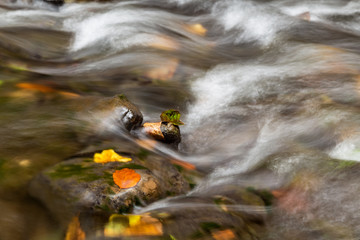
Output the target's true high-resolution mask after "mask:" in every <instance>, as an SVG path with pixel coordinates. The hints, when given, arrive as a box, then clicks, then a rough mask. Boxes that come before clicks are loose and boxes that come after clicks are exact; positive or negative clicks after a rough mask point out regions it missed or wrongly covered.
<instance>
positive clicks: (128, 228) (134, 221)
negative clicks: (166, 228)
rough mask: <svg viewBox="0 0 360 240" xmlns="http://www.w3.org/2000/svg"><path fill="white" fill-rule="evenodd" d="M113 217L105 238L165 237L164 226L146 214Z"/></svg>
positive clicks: (107, 226)
mask: <svg viewBox="0 0 360 240" xmlns="http://www.w3.org/2000/svg"><path fill="white" fill-rule="evenodd" d="M113 215H114V216H113ZM113 215H112V216H111V217H110V218H109V223H108V224H107V225H106V226H105V229H104V235H105V237H120V236H162V235H163V228H162V224H161V222H160V221H159V220H158V219H156V218H153V217H151V216H148V215H145V214H144V215H126V216H124V215H119V214H113Z"/></svg>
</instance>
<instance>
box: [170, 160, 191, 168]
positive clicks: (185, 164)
mask: <svg viewBox="0 0 360 240" xmlns="http://www.w3.org/2000/svg"><path fill="white" fill-rule="evenodd" d="M170 162H171V163H172V164H175V165H179V166H181V167H183V168H186V169H188V170H195V169H196V167H195V165H193V164H191V163H188V162H185V161H182V160H178V159H174V158H173V159H170Z"/></svg>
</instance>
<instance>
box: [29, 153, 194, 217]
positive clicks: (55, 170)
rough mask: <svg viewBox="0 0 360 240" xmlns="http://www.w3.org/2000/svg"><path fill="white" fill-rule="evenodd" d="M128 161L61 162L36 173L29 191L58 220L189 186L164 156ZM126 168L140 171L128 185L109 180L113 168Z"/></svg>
mask: <svg viewBox="0 0 360 240" xmlns="http://www.w3.org/2000/svg"><path fill="white" fill-rule="evenodd" d="M121 154H122V155H124V156H126V157H131V158H132V161H131V162H125V163H122V162H109V163H105V164H101V163H95V162H94V161H93V159H92V158H75V159H72V160H68V161H64V162H61V163H59V164H57V165H55V166H54V167H52V168H49V169H47V170H45V171H44V172H42V173H40V174H39V175H38V176H36V177H35V178H34V179H33V180H32V182H31V184H30V188H29V192H30V194H31V195H32V196H33V197H35V198H37V199H39V200H41V201H42V202H43V203H44V204H45V205H46V206H47V208H49V210H50V211H51V212H52V213H53V214H54V215H55V216H56V217H57V219H58V220H60V221H61V222H66V221H68V219H69V218H71V216H73V215H74V214H76V213H77V212H83V211H85V212H98V211H100V212H104V211H105V212H110V213H123V212H130V211H131V210H132V209H133V207H134V206H135V205H146V204H148V203H151V202H154V201H156V200H159V199H161V198H165V197H166V196H169V195H177V194H180V193H184V192H186V191H187V190H188V189H189V184H188V183H187V182H185V180H184V179H183V178H182V176H181V175H180V173H179V172H178V171H177V170H176V169H175V168H174V167H173V166H172V165H171V164H170V163H168V162H167V161H166V159H164V158H162V157H160V156H156V155H151V156H148V157H147V158H146V160H141V159H142V157H140V156H136V155H134V154H125V153H121ZM124 168H129V169H133V170H135V172H136V173H137V174H140V176H141V179H140V181H139V182H138V183H137V184H136V185H135V186H134V187H131V188H126V189H120V188H119V187H118V186H117V185H116V184H115V183H114V180H113V173H114V172H115V171H116V170H120V169H124Z"/></svg>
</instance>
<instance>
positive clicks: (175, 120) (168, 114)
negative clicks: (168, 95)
mask: <svg viewBox="0 0 360 240" xmlns="http://www.w3.org/2000/svg"><path fill="white" fill-rule="evenodd" d="M180 116H181V115H180V112H179V111H177V110H174V109H170V110H167V111H164V112H162V113H161V115H160V119H161V121H162V122H170V123H172V124H174V125H184V123H183V122H182V121H181V120H180Z"/></svg>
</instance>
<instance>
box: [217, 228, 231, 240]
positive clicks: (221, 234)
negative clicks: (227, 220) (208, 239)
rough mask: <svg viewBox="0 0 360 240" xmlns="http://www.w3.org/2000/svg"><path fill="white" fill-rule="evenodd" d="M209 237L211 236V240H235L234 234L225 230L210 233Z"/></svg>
mask: <svg viewBox="0 0 360 240" xmlns="http://www.w3.org/2000/svg"><path fill="white" fill-rule="evenodd" d="M211 235H212V236H213V238H215V239H216V240H231V239H235V234H234V232H233V231H232V230H231V229H226V230H221V231H216V232H212V233H211Z"/></svg>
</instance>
